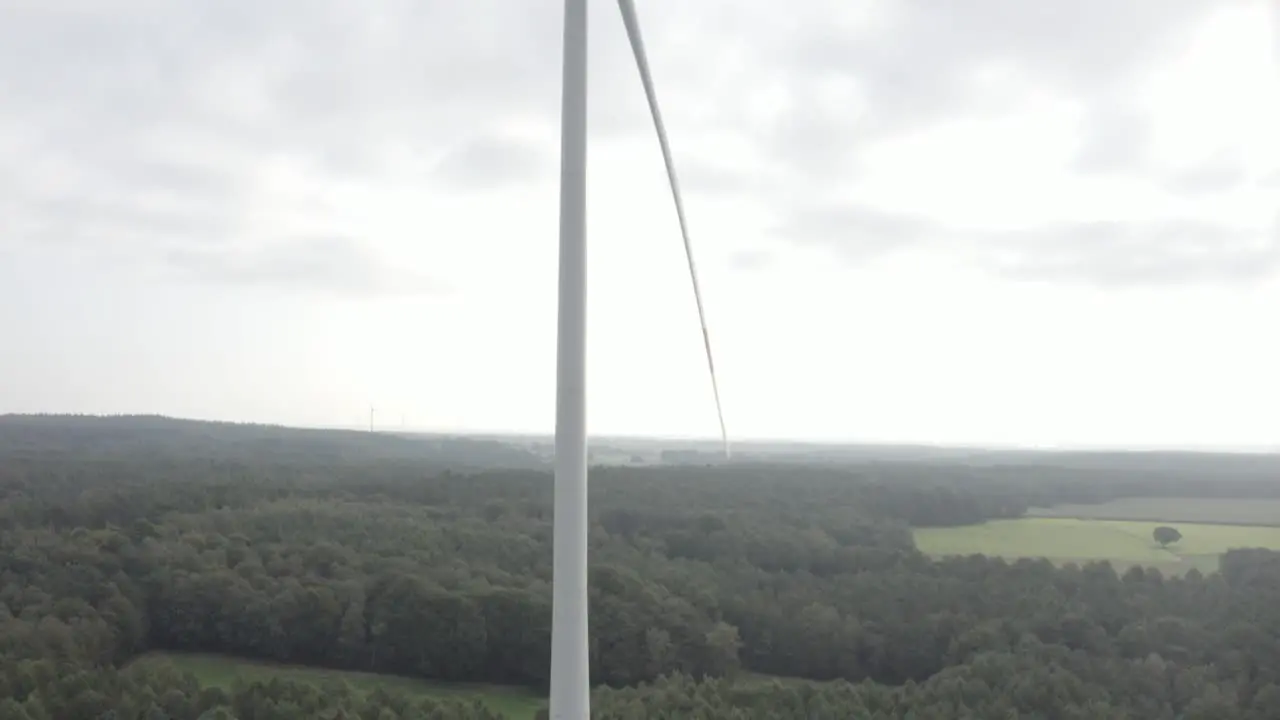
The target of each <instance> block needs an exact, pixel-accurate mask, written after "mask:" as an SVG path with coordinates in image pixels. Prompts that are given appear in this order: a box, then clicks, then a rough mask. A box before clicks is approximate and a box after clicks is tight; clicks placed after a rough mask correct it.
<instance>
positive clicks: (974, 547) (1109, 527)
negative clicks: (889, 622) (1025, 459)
mask: <svg viewBox="0 0 1280 720" xmlns="http://www.w3.org/2000/svg"><path fill="white" fill-rule="evenodd" d="M1162 524H1168V525H1173V526H1174V527H1177V528H1178V530H1179V531H1181V532H1182V540H1180V541H1179V542H1177V543H1175V544H1173V545H1170V546H1169V547H1168V548H1167V549H1162V548H1161V547H1160V546H1159V545H1158V544H1156V542H1155V541H1154V540H1152V539H1151V531H1152V530H1153V529H1154V528H1155V527H1156V526H1158V525H1162ZM915 538H916V546H917V547H919V548H920V551H921V552H924V553H927V554H929V555H933V556H937V557H941V556H947V555H972V554H981V555H992V556H1000V557H1006V558H1018V557H1043V558H1048V559H1049V560H1052V561H1054V562H1056V563H1066V562H1084V561H1087V560H1109V561H1111V563H1112V565H1114V566H1116V568H1117V569H1120V570H1123V569H1124V568H1127V567H1129V566H1132V565H1142V566H1145V567H1157V568H1160V570H1161V571H1164V572H1169V573H1177V574H1181V573H1185V572H1186V571H1188V570H1190V569H1191V568H1197V569H1199V570H1200V571H1201V572H1211V571H1215V570H1217V569H1218V556H1219V555H1221V554H1222V553H1224V552H1226V551H1227V550H1230V549H1232V548H1241V547H1265V548H1271V549H1277V550H1280V527H1260V526H1245V525H1211V524H1201V523H1172V522H1168V523H1161V522H1149V521H1124V520H1080V519H1073V518H1022V519H1018V520H993V521H991V522H987V523H982V524H980V525H966V526H963V527H954V528H918V529H917V530H916V531H915Z"/></svg>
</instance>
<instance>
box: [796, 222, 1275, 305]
mask: <svg viewBox="0 0 1280 720" xmlns="http://www.w3.org/2000/svg"><path fill="white" fill-rule="evenodd" d="M775 238H777V239H781V240H784V241H788V242H795V243H803V244H812V245H821V246H825V247H827V248H829V249H830V250H832V251H833V252H836V253H838V254H839V255H840V256H841V257H843V258H844V259H845V260H846V261H849V262H851V263H854V264H857V265H862V264H865V263H868V262H875V261H877V260H880V259H883V258H884V257H886V256H888V255H889V254H891V253H894V252H898V251H901V250H905V249H908V248H912V247H918V246H920V245H922V244H926V243H928V244H929V245H931V247H933V248H935V249H938V250H939V251H941V250H943V249H958V250H959V252H960V253H961V254H962V255H963V256H965V257H967V258H968V259H969V260H970V261H972V262H974V263H976V264H977V265H978V266H979V267H982V268H985V269H986V270H988V271H990V272H992V273H994V274H995V275H998V276H1000V277H1005V278H1009V279H1014V280H1045V281H1056V282H1066V283H1082V284H1090V285H1100V286H1110V287H1122V286H1155V285H1167V284H1176V283H1220V282H1227V283H1235V282H1250V281H1255V280H1259V279H1262V278H1266V277H1270V276H1271V275H1272V274H1274V273H1275V271H1276V270H1277V269H1280V222H1277V223H1276V224H1275V225H1272V226H1270V227H1254V228H1249V227H1232V226H1228V225H1225V224H1221V223H1215V222H1209V221H1205V220H1200V219H1194V218H1182V219H1165V220H1157V221H1150V222H1113V221H1079V222H1066V223H1051V224H1045V225H1042V226H1032V227H1027V228H1023V229H1020V230H1016V231H992V230H982V229H976V230H974V229H961V228H955V227H949V226H947V225H944V224H942V223H937V222H934V221H932V220H930V219H929V218H927V217H925V216H923V215H909V214H904V213H895V212H886V211H883V210H879V209H875V208H869V207H865V206H858V205H828V206H818V207H815V208H812V209H811V210H810V211H808V212H805V213H797V214H796V216H795V219H794V220H793V221H792V222H790V223H788V224H786V225H782V226H779V227H778V228H777V229H776V232H775Z"/></svg>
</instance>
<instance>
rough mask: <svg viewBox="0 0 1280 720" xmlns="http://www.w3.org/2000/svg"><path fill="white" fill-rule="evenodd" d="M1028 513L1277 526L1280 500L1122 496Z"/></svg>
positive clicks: (1279, 523) (1029, 512) (1034, 510)
mask: <svg viewBox="0 0 1280 720" xmlns="http://www.w3.org/2000/svg"><path fill="white" fill-rule="evenodd" d="M1027 515H1030V516H1033V517H1058V518H1080V519H1085V520H1152V521H1158V522H1164V523H1174V522H1183V523H1214V524H1229V525H1271V526H1280V499H1276V500H1273V499H1267V498H1259V499H1253V498H1183V497H1157V498H1123V499H1120V500H1112V501H1111V502H1106V503H1101V504H1098V505H1055V506H1054V507H1048V508H1032V509H1031V510H1029V511H1028V512H1027Z"/></svg>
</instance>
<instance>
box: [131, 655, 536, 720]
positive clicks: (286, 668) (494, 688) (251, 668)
mask: <svg viewBox="0 0 1280 720" xmlns="http://www.w3.org/2000/svg"><path fill="white" fill-rule="evenodd" d="M137 663H157V664H159V663H165V664H170V665H172V666H173V667H175V668H177V669H178V670H180V671H185V672H189V673H191V674H192V675H194V676H195V677H196V679H197V680H199V681H200V684H201V685H202V686H205V687H220V688H223V689H230V688H231V686H232V684H233V683H234V682H235V680H236V678H242V679H243V680H245V681H248V682H252V681H254V680H259V681H262V682H268V681H270V680H271V678H280V679H281V680H292V681H294V682H304V683H310V684H312V685H315V686H317V687H319V686H320V684H321V683H323V682H325V681H326V680H343V681H345V682H346V683H347V685H349V686H351V689H352V690H354V691H356V692H371V691H373V690H374V689H375V688H383V689H386V690H390V691H393V692H394V691H399V692H402V693H405V694H406V695H410V696H413V697H430V698H436V699H458V700H463V701H467V702H469V701H471V700H472V699H475V698H478V699H480V700H481V701H482V702H483V703H484V704H485V705H487V706H488V707H489V709H491V710H493V711H495V712H500V713H502V714H503V715H505V716H506V717H508V718H510V719H511V720H532V718H533V717H534V716H535V715H536V714H537V712H538V709H539V708H541V707H543V706H544V705H545V704H546V702H545V701H544V700H543V699H542V698H541V697H538V696H536V695H534V694H533V693H531V692H529V691H528V690H525V689H523V688H513V687H506V686H502V685H462V684H453V683H436V682H431V681H428V680H418V679H415V678H406V677H399V676H396V675H378V674H376V673H364V672H347V671H342V670H327V669H323V668H312V667H301V666H296V665H278V664H275V663H268V662H261V661H257V660H245V659H242V658H234V657H227V656H225V655H210V654H200V653H167V652H153V653H147V654H146V655H143V656H141V657H139V658H138V659H137V660H134V661H133V663H131V664H137Z"/></svg>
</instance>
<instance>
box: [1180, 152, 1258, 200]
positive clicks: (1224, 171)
mask: <svg viewBox="0 0 1280 720" xmlns="http://www.w3.org/2000/svg"><path fill="white" fill-rule="evenodd" d="M1248 179H1249V175H1248V173H1247V172H1246V171H1245V168H1244V165H1243V164H1241V163H1240V162H1239V159H1238V158H1232V157H1222V156H1219V157H1216V158H1213V159H1211V160H1208V161H1206V162H1203V163H1200V164H1199V165H1195V166H1192V167H1189V168H1183V169H1180V170H1177V171H1175V172H1173V173H1170V174H1169V175H1168V177H1166V179H1165V183H1164V184H1165V188H1166V189H1167V190H1168V191H1169V192H1171V193H1174V194H1176V195H1182V196H1189V197H1198V196H1202V195H1210V194H1214V193H1223V192H1227V191H1229V190H1235V189H1237V188H1239V187H1241V186H1243V185H1244V184H1245V182H1246V181H1247V180H1248Z"/></svg>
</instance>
